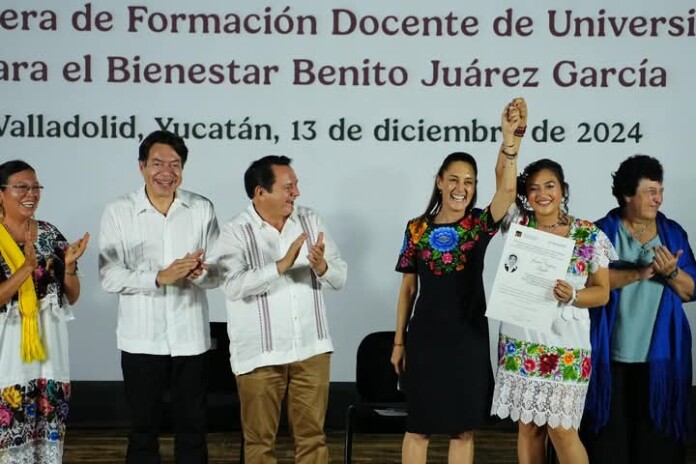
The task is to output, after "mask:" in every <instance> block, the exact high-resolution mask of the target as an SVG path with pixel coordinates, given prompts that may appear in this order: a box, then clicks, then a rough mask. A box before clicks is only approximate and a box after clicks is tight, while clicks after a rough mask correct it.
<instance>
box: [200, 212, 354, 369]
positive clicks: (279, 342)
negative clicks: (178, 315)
mask: <svg viewBox="0 0 696 464" xmlns="http://www.w3.org/2000/svg"><path fill="white" fill-rule="evenodd" d="M303 232H304V233H306V234H307V235H308V240H310V241H311V243H316V240H317V238H318V236H319V233H321V232H323V233H324V243H325V251H324V259H325V260H326V262H327V264H328V269H327V271H326V272H325V273H324V275H323V276H321V277H318V276H317V275H316V274H315V273H314V271H312V269H311V267H310V266H309V260H308V259H307V255H308V254H309V250H308V248H307V243H306V242H305V244H304V245H303V246H302V249H301V250H300V253H299V255H298V257H297V260H296V261H295V264H294V265H293V267H292V268H291V269H289V270H288V271H287V272H286V273H285V274H283V275H279V274H278V269H277V267H276V261H278V260H280V259H281V258H283V256H285V254H286V253H287V251H288V249H289V248H290V245H291V244H292V242H293V241H294V240H295V239H297V237H299V236H300V234H302V233H303ZM213 255H214V256H215V258H216V261H217V263H218V265H219V266H220V272H221V277H222V282H223V283H222V288H223V291H224V292H225V296H226V297H227V298H226V305H227V321H228V324H227V327H228V332H229V335H230V360H231V364H232V371H233V372H234V373H235V374H244V373H247V372H251V371H252V370H254V369H256V368H257V367H262V366H272V365H282V364H288V363H291V362H295V361H301V360H304V359H307V358H310V357H312V356H315V355H317V354H321V353H327V352H330V351H333V345H332V344H331V338H330V336H329V327H328V321H327V318H326V309H325V306H324V298H323V295H322V289H324V288H330V289H333V290H338V289H340V288H341V287H343V284H344V283H345V280H346V273H347V265H346V262H345V261H343V260H342V259H341V256H340V253H339V251H338V248H337V247H336V244H335V243H334V242H333V240H332V239H331V237H330V235H329V234H328V233H327V231H326V227H325V226H324V222H323V220H322V219H321V218H320V217H319V216H318V215H317V214H316V213H315V212H314V211H312V210H311V209H309V208H304V207H299V206H298V207H296V208H295V211H294V212H293V213H292V214H291V215H290V217H288V219H287V221H286V222H285V225H284V226H283V229H282V231H281V232H279V231H278V230H277V229H276V228H275V227H273V226H271V225H270V224H268V223H267V222H265V221H264V220H263V219H262V218H261V217H260V216H259V215H258V213H257V212H256V210H255V209H254V207H253V205H252V206H249V208H248V209H247V210H246V211H245V212H243V213H241V214H240V215H239V216H237V217H236V218H235V219H233V220H232V221H230V222H228V223H227V224H225V225H224V226H223V227H222V231H221V232H220V238H219V239H218V241H217V244H216V246H215V251H214V252H213Z"/></svg>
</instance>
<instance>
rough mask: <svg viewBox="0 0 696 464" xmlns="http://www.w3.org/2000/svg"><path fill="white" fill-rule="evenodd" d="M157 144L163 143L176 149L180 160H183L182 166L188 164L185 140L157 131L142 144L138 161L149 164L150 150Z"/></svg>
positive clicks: (167, 132) (164, 131) (172, 134)
mask: <svg viewBox="0 0 696 464" xmlns="http://www.w3.org/2000/svg"><path fill="white" fill-rule="evenodd" d="M156 143H163V144H165V145H169V146H170V147H172V148H173V149H174V151H175V152H176V154H177V155H179V158H181V166H182V167H183V166H184V165H185V164H186V158H188V148H187V147H186V143H185V142H184V139H182V138H181V137H179V136H178V135H176V134H175V133H173V132H169V131H166V130H156V131H154V132H150V134H149V135H148V136H147V137H145V138H144V139H143V141H142V142H141V143H140V148H139V149H138V161H140V162H142V163H143V164H146V163H147V157H148V156H149V155H150V149H151V148H152V146H153V145H154V144H156Z"/></svg>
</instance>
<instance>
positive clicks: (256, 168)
mask: <svg viewBox="0 0 696 464" xmlns="http://www.w3.org/2000/svg"><path fill="white" fill-rule="evenodd" d="M290 163H292V159H290V158H288V157H287V156H278V155H268V156H264V157H263V158H260V159H257V160H256V161H254V162H253V163H251V164H250V165H249V167H248V168H247V170H246V172H245V173H244V189H245V190H246V194H247V196H248V197H249V198H250V199H251V198H254V190H256V187H258V186H260V187H261V188H262V189H264V190H266V191H268V192H270V191H271V189H272V188H273V184H274V183H275V174H273V166H290Z"/></svg>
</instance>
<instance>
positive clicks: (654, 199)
mask: <svg viewBox="0 0 696 464" xmlns="http://www.w3.org/2000/svg"><path fill="white" fill-rule="evenodd" d="M664 191H665V189H664V187H663V186H662V182H658V181H656V180H650V179H645V178H643V179H641V180H640V181H639V182H638V186H637V187H636V193H635V194H633V196H630V197H624V198H625V199H626V206H625V213H626V216H627V217H629V218H631V219H638V220H654V219H655V217H656V216H657V212H658V211H659V210H660V206H662V200H663V195H664Z"/></svg>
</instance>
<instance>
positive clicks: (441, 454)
mask: <svg viewBox="0 0 696 464" xmlns="http://www.w3.org/2000/svg"><path fill="white" fill-rule="evenodd" d="M328 439H329V449H330V452H331V460H332V462H334V463H340V462H342V461H343V434H342V433H341V432H338V431H337V432H330V433H329V435H328ZM401 439H402V435H396V434H356V435H355V436H354V444H353V462H354V463H356V464H362V463H380V464H392V463H399V462H400V459H399V458H400V451H401V449H400V448H401ZM126 440H127V439H126V431H124V430H111V429H109V430H81V429H69V430H68V434H67V438H66V443H65V455H64V460H63V462H64V463H67V464H82V463H100V464H116V463H118V464H121V463H123V462H124V457H125V450H126ZM515 441H516V434H515V433H514V432H511V431H485V432H479V433H477V435H476V462H477V463H481V464H509V463H515V462H517V458H516V453H515ZM239 443H240V435H239V432H225V433H211V434H209V435H208V452H209V454H210V463H211V464H222V463H237V462H239ZM277 448H278V449H277V455H278V462H279V463H292V462H293V458H292V456H293V453H292V444H291V440H290V438H289V437H288V436H286V435H281V436H279V438H278V446H277ZM161 451H162V456H163V463H165V464H166V463H173V462H174V461H173V457H172V456H173V440H172V437H171V436H164V437H163V438H162V440H161ZM428 462H433V463H446V462H447V437H434V438H433V440H432V442H431V446H430V449H429V459H428ZM688 462H689V463H694V464H696V446H693V445H692V446H691V448H690V449H689V459H688Z"/></svg>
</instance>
